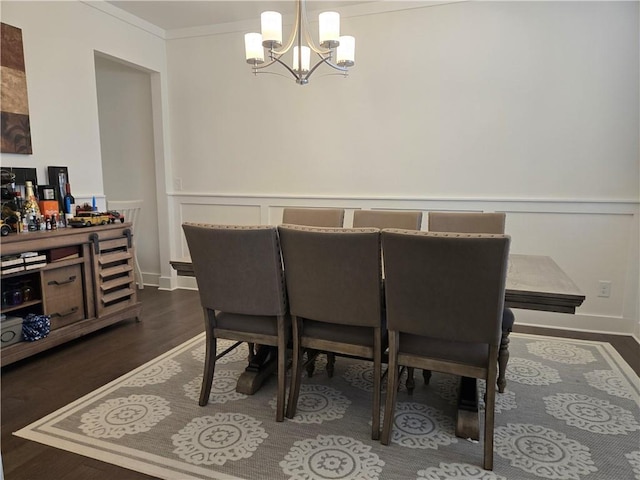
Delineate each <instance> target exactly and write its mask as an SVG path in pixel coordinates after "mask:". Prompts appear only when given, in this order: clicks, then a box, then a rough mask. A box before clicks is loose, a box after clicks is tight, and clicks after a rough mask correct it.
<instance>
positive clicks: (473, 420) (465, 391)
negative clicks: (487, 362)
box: [456, 377, 480, 440]
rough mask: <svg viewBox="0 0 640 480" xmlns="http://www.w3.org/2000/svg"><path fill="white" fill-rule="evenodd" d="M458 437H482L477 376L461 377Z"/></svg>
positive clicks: (474, 438)
mask: <svg viewBox="0 0 640 480" xmlns="http://www.w3.org/2000/svg"><path fill="white" fill-rule="evenodd" d="M456 437H460V438H470V439H472V440H479V439H480V427H479V421H478V385H477V382H476V379H475V378H469V377H462V378H460V396H459V397H458V417H457V419H456Z"/></svg>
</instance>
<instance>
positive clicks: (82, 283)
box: [0, 223, 142, 366]
mask: <svg viewBox="0 0 640 480" xmlns="http://www.w3.org/2000/svg"><path fill="white" fill-rule="evenodd" d="M0 249H1V250H0V254H1V256H2V258H3V259H6V258H8V257H11V256H16V255H20V254H23V253H25V252H37V253H38V255H40V256H45V257H46V264H44V265H42V266H40V267H37V268H35V269H33V270H22V271H19V272H14V273H9V274H4V273H3V274H2V293H3V298H4V296H5V292H7V291H8V290H9V289H14V290H15V289H19V288H23V287H24V286H25V285H28V286H29V288H30V289H31V291H30V294H29V295H28V297H29V300H25V301H22V302H20V303H18V304H17V305H9V304H8V302H3V304H2V313H3V314H5V315H7V316H15V317H25V316H26V315H27V314H28V313H35V314H45V315H49V316H50V318H51V332H50V333H49V335H48V336H47V337H45V338H43V339H41V340H36V341H33V342H28V341H20V342H18V343H14V344H11V345H6V346H3V347H2V349H1V350H0V361H1V365H2V366H5V365H9V364H10V363H13V362H16V361H18V360H21V359H23V358H26V357H29V356H31V355H34V354H36V353H38V352H42V351H44V350H47V349H49V348H52V347H55V346H57V345H60V344H63V343H65V342H68V341H70V340H73V339H75V338H78V337H81V336H83V335H86V334H88V333H90V332H93V331H95V330H98V329H100V328H103V327H106V326H108V325H111V324H113V323H116V322H119V321H121V320H125V319H129V318H137V319H139V317H140V312H141V309H142V305H141V303H140V302H138V299H137V293H136V287H135V278H134V272H133V268H134V266H133V261H134V260H133V259H134V256H133V254H134V251H133V243H132V232H131V224H130V223H115V224H109V225H103V226H98V227H85V228H65V229H59V230H53V231H45V232H30V233H25V234H17V235H16V234H11V235H9V236H6V237H2V239H1V241H0ZM69 252H70V253H69ZM65 253H67V255H66V256H65V255H64V254H65ZM58 254H63V256H62V258H60V259H58V258H56V257H57V256H58ZM11 303H13V302H11Z"/></svg>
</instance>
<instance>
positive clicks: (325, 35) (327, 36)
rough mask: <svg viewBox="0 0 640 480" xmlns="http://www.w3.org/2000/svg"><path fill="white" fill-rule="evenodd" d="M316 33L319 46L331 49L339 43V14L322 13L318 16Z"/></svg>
mask: <svg viewBox="0 0 640 480" xmlns="http://www.w3.org/2000/svg"><path fill="white" fill-rule="evenodd" d="M318 24H319V25H318V31H319V34H320V35H319V37H320V45H322V46H323V47H325V48H333V47H335V46H337V45H338V42H339V41H340V14H339V13H337V12H322V13H321V14H320V15H318Z"/></svg>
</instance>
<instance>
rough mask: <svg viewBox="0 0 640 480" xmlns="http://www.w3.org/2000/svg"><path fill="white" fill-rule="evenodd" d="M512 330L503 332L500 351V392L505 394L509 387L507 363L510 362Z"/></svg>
mask: <svg viewBox="0 0 640 480" xmlns="http://www.w3.org/2000/svg"><path fill="white" fill-rule="evenodd" d="M510 333H511V330H502V338H501V339H500V350H499V351H498V381H497V383H498V392H500V393H504V389H505V387H506V386H507V363H508V362H509V342H510V340H509V334H510Z"/></svg>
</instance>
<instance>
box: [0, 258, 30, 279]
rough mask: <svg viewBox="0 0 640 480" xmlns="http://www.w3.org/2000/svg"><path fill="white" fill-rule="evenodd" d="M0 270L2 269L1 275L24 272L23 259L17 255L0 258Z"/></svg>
mask: <svg viewBox="0 0 640 480" xmlns="http://www.w3.org/2000/svg"><path fill="white" fill-rule="evenodd" d="M0 268H1V269H2V275H8V274H9V273H15V272H21V271H23V270H24V259H23V258H22V257H21V256H19V255H16V256H9V255H7V256H4V257H2V258H0Z"/></svg>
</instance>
